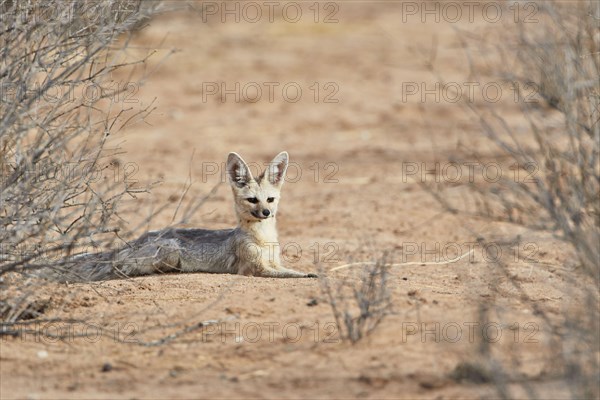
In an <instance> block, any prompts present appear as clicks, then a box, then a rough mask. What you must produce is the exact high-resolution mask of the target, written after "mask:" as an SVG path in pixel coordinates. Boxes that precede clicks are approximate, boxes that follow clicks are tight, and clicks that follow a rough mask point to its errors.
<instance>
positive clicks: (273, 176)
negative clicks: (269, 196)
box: [266, 151, 289, 186]
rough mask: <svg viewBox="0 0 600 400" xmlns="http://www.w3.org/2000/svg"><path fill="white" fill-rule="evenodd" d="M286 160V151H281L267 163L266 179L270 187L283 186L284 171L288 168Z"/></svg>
mask: <svg viewBox="0 0 600 400" xmlns="http://www.w3.org/2000/svg"><path fill="white" fill-rule="evenodd" d="M288 160H289V156H288V153H287V151H282V152H281V153H279V154H277V156H275V158H274V159H273V160H272V161H271V162H270V163H269V166H268V167H267V173H266V177H267V179H268V180H269V182H271V184H272V185H275V186H281V185H282V184H283V180H284V179H283V178H284V177H285V171H286V170H287V167H288Z"/></svg>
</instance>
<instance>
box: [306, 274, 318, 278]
mask: <svg viewBox="0 0 600 400" xmlns="http://www.w3.org/2000/svg"><path fill="white" fill-rule="evenodd" d="M318 277H319V275H317V274H306V278H318Z"/></svg>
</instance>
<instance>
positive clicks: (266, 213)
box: [262, 208, 271, 217]
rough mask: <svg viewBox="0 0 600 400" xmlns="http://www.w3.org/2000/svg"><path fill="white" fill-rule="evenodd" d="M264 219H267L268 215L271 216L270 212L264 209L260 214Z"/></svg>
mask: <svg viewBox="0 0 600 400" xmlns="http://www.w3.org/2000/svg"><path fill="white" fill-rule="evenodd" d="M262 214H263V215H264V216H265V217H268V216H269V215H271V211H269V210H267V209H266V208H265V209H264V210H263V213H262Z"/></svg>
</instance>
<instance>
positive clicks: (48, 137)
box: [0, 0, 159, 322]
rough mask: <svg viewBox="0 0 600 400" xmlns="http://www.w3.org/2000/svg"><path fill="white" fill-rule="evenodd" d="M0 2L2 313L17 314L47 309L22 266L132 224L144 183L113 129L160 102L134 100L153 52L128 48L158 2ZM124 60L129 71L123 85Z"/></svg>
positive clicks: (98, 241)
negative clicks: (33, 301) (130, 202)
mask: <svg viewBox="0 0 600 400" xmlns="http://www.w3.org/2000/svg"><path fill="white" fill-rule="evenodd" d="M0 10H1V20H0V53H1V54H2V57H1V60H2V61H1V63H0V95H1V104H0V107H1V108H0V178H1V181H0V280H1V281H0V285H2V286H3V288H2V289H3V290H2V292H3V296H2V298H1V299H0V319H2V320H4V321H5V322H14V321H18V320H20V319H23V318H36V317H38V316H39V313H38V312H37V311H36V310H37V308H36V307H33V308H32V307H30V305H29V304H28V299H30V297H31V296H30V295H31V293H32V291H35V287H34V285H33V284H32V283H31V281H28V280H26V279H25V277H27V276H30V275H31V274H32V273H33V272H35V271H37V270H39V269H41V268H53V269H54V270H61V269H63V270H64V269H68V268H69V266H70V263H72V262H73V259H72V258H68V256H69V255H71V254H73V253H76V252H80V251H94V250H100V249H104V248H108V247H111V246H113V245H114V244H115V243H120V242H121V240H120V239H119V238H120V237H126V236H127V233H128V231H129V230H130V229H131V228H127V227H126V225H125V224H124V223H123V222H124V219H123V218H122V214H124V213H127V211H128V210H127V209H126V208H124V207H123V200H124V199H125V198H135V197H136V195H137V194H138V193H141V192H144V191H146V190H147V188H146V187H142V186H140V185H139V184H137V182H135V181H134V180H132V179H128V176H127V171H124V170H123V166H122V165H120V164H119V162H118V159H117V156H119V155H120V154H121V152H120V151H119V148H118V146H115V145H114V144H112V142H111V137H112V136H111V135H114V134H115V133H117V132H119V131H120V130H122V129H123V128H124V127H125V126H127V125H129V124H132V123H135V122H139V121H140V120H143V118H144V117H145V116H147V115H148V113H149V112H151V111H152V105H150V106H146V107H143V108H142V107H140V105H139V104H140V103H138V102H135V103H130V102H127V101H126V99H131V96H130V95H131V93H132V92H133V90H136V89H137V88H139V85H140V82H141V81H142V80H143V79H144V78H145V77H146V76H147V73H148V71H147V69H146V68H145V61H146V60H147V58H148V57H150V55H151V52H150V51H148V53H147V55H146V56H145V57H142V58H141V59H132V58H131V55H130V54H129V53H128V52H127V48H128V43H129V39H130V38H131V36H132V35H133V34H134V33H133V32H134V30H135V29H139V28H140V27H141V26H142V25H143V24H144V21H147V19H148V18H149V17H150V16H152V15H153V14H155V13H157V12H158V11H159V10H158V3H157V2H154V1H145V2H142V1H140V0H125V1H116V0H111V1H102V2H98V1H87V0H83V1H77V2H70V1H63V0H44V1H37V0H29V1H12V0H1V1H0ZM117 70H119V71H128V72H130V74H131V75H130V80H129V81H128V82H125V83H122V82H117V83H116V84H115V81H114V80H113V74H114V73H115V71H117ZM11 285H13V286H11ZM14 285H18V286H19V287H18V289H19V290H17V291H18V292H19V293H20V294H19V295H14V293H13V295H14V296H13V295H10V294H9V292H11V291H10V290H6V289H9V288H10V289H11V290H12V289H15V287H14ZM15 290H16V289H15ZM32 310H33V311H32Z"/></svg>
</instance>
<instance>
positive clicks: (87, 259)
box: [61, 151, 316, 281]
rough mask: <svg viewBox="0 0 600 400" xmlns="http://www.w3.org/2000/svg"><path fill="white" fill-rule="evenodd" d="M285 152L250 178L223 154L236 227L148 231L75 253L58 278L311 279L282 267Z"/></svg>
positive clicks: (236, 159) (235, 159) (235, 160)
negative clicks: (121, 243) (279, 224)
mask: <svg viewBox="0 0 600 400" xmlns="http://www.w3.org/2000/svg"><path fill="white" fill-rule="evenodd" d="M288 159H289V156H288V153H287V152H285V151H283V152H281V153H279V154H278V155H277V156H276V157H275V158H274V159H273V160H272V161H271V162H270V163H269V166H268V168H267V169H266V170H265V171H264V172H263V173H262V174H261V175H260V176H258V177H256V178H255V177H253V176H252V174H251V172H250V169H249V168H248V165H247V164H246V163H245V162H244V160H243V159H242V158H241V157H240V156H239V155H238V154H236V153H230V154H229V157H228V158H227V167H226V168H227V176H228V181H229V183H230V185H231V189H232V191H233V199H234V204H235V211H236V214H237V219H238V226H237V227H236V228H233V229H224V230H206V229H164V230H160V231H151V232H147V233H146V234H144V235H142V236H141V237H140V238H138V239H137V240H135V241H133V242H132V243H130V244H129V246H128V247H127V248H125V249H122V250H118V251H114V252H107V253H99V254H90V255H81V256H78V257H77V258H78V260H76V262H74V266H73V268H70V271H69V272H68V273H67V274H65V275H64V276H63V277H62V278H61V280H68V281H73V280H105V279H115V278H124V277H130V276H139V275H149V274H156V273H163V272H210V273H230V274H240V275H251V276H261V277H272V278H315V277H316V275H315V274H306V273H303V272H298V271H294V270H291V269H288V268H284V267H283V266H282V265H281V261H280V256H279V242H278V239H277V229H276V225H275V224H276V222H275V221H276V216H277V205H278V204H279V196H280V192H281V186H282V185H283V181H284V177H285V172H286V170H287V167H288Z"/></svg>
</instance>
